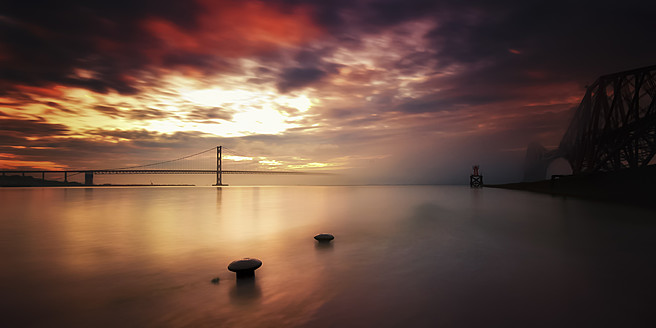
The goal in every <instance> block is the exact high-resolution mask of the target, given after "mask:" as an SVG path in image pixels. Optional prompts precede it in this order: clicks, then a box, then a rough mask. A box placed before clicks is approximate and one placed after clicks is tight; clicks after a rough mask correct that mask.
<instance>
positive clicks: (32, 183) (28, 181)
mask: <svg viewBox="0 0 656 328" xmlns="http://www.w3.org/2000/svg"><path fill="white" fill-rule="evenodd" d="M189 186H195V185H193V184H108V183H106V184H101V185H85V184H82V183H79V182H63V181H53V180H41V179H38V178H35V177H32V176H21V175H5V176H0V187H189Z"/></svg>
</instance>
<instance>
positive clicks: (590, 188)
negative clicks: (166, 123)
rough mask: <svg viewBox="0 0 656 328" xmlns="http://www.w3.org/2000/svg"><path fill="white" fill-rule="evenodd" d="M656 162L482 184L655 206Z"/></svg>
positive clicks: (554, 194) (491, 186)
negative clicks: (590, 171)
mask: <svg viewBox="0 0 656 328" xmlns="http://www.w3.org/2000/svg"><path fill="white" fill-rule="evenodd" d="M655 186H656V165H649V166H646V167H642V168H635V169H625V170H619V171H614V172H600V173H593V174H586V175H557V176H553V177H552V179H551V180H542V181H535V182H519V183H506V184H496V185H485V187H487V188H502V189H512V190H522V191H531V192H538V193H543V194H550V195H553V196H563V197H577V198H582V199H590V200H597V201H606V202H615V203H623V204H629V205H638V206H643V207H649V208H656V200H655V199H654V195H653V190H654V187H655Z"/></svg>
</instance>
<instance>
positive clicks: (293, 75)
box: [277, 67, 326, 93]
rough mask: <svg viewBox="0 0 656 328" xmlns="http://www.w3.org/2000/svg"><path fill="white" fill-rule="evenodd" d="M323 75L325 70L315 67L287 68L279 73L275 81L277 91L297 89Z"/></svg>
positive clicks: (317, 79)
mask: <svg viewBox="0 0 656 328" xmlns="http://www.w3.org/2000/svg"><path fill="white" fill-rule="evenodd" d="M324 76H326V72H324V71H323V70H320V69H317V68H311V67H310V68H303V67H292V68H287V69H284V70H283V71H282V73H281V74H280V77H279V78H280V79H279V81H278V82H277V87H278V91H280V92H282V93H285V92H288V91H291V90H294V89H299V88H302V87H305V86H308V85H310V84H312V83H315V82H317V81H319V80H320V79H321V78H322V77H324Z"/></svg>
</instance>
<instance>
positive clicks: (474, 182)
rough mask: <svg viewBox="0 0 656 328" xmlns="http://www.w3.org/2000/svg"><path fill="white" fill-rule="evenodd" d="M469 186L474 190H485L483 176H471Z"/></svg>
mask: <svg viewBox="0 0 656 328" xmlns="http://www.w3.org/2000/svg"><path fill="white" fill-rule="evenodd" d="M469 186H470V187H472V188H483V176H482V175H473V174H472V175H470V176H469Z"/></svg>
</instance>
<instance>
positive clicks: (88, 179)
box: [84, 171, 93, 186]
mask: <svg viewBox="0 0 656 328" xmlns="http://www.w3.org/2000/svg"><path fill="white" fill-rule="evenodd" d="M84 184H85V185H87V186H93V171H86V172H84Z"/></svg>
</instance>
